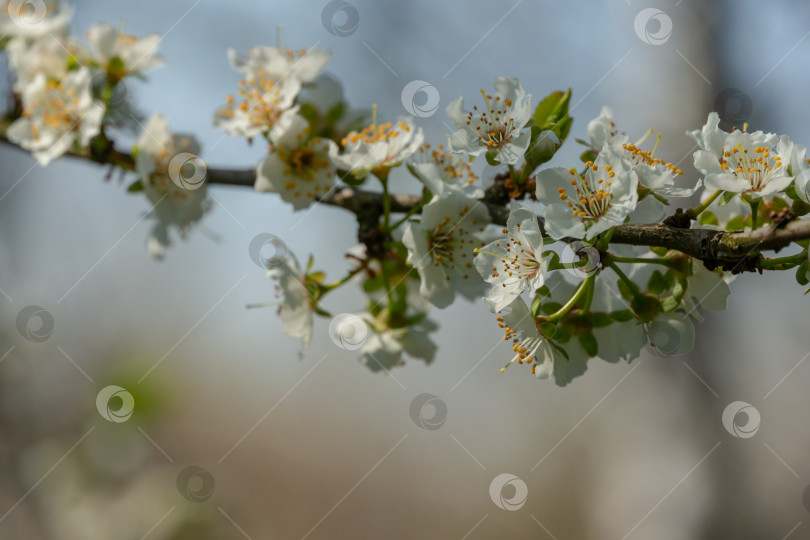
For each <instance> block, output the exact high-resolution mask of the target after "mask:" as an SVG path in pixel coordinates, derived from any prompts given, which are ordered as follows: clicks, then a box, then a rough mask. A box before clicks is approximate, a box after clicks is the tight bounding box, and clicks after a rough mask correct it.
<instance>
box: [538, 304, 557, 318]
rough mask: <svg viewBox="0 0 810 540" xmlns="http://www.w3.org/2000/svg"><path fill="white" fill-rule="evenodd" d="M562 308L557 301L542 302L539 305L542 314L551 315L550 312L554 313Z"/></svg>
mask: <svg viewBox="0 0 810 540" xmlns="http://www.w3.org/2000/svg"><path fill="white" fill-rule="evenodd" d="M561 308H562V304H560V303H559V302H543V305H542V306H540V311H542V312H543V314H544V315H551V314H552V313H556V312H557V311H559V310H560V309H561Z"/></svg>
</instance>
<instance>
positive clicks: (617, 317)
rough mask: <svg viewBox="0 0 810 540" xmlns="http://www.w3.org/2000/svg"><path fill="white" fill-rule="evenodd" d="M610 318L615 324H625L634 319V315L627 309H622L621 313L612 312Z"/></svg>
mask: <svg viewBox="0 0 810 540" xmlns="http://www.w3.org/2000/svg"><path fill="white" fill-rule="evenodd" d="M610 318H611V319H613V320H614V321H616V322H627V321H630V320H632V319H633V318H635V314H634V313H633V312H632V311H631V310H629V309H623V310H621V311H612V312H611V313H610Z"/></svg>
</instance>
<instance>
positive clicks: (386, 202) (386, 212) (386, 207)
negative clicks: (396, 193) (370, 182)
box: [379, 174, 391, 233]
mask: <svg viewBox="0 0 810 540" xmlns="http://www.w3.org/2000/svg"><path fill="white" fill-rule="evenodd" d="M379 179H380V183H381V184H382V189H383V196H382V205H383V231H384V232H386V233H388V232H390V231H391V228H390V226H389V222H390V221H391V194H390V193H388V174H380V175H379Z"/></svg>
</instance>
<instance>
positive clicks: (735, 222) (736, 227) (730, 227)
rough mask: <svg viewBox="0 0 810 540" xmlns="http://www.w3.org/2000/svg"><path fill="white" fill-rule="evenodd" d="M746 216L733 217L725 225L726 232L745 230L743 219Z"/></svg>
mask: <svg viewBox="0 0 810 540" xmlns="http://www.w3.org/2000/svg"><path fill="white" fill-rule="evenodd" d="M746 217H748V216H735V217H733V218H731V219H730V220H729V222H728V224H727V225H726V230H727V231H741V230H743V229H744V228H745V218H746Z"/></svg>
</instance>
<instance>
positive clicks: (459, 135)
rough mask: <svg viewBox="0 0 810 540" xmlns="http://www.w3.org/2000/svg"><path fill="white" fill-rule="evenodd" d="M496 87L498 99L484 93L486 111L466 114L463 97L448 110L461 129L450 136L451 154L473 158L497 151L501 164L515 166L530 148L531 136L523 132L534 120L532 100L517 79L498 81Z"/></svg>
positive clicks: (503, 78)
mask: <svg viewBox="0 0 810 540" xmlns="http://www.w3.org/2000/svg"><path fill="white" fill-rule="evenodd" d="M494 86H495V95H494V96H492V95H491V94H487V93H486V92H484V90H481V94H482V95H483V96H484V104H485V109H486V110H484V111H479V110H478V106H477V105H476V106H475V107H473V110H472V112H467V111H465V110H464V98H463V97H459V98H458V99H456V100H455V101H453V102H452V103H450V105H448V106H447V116H448V117H449V118H450V120H451V121H452V122H453V124H455V126H456V127H457V128H459V130H458V131H456V132H455V133H453V134H451V135H450V136H449V138H448V146H449V149H450V151H451V152H463V153H465V154H469V155H472V156H477V155H479V154H480V153H481V152H488V151H490V150H494V151H495V152H496V154H495V159H496V160H497V161H499V162H501V163H507V164H510V165H514V164H515V163H517V162H518V161H519V160H520V159H521V158H522V157H523V154H525V153H526V150H527V149H528V148H529V142H530V140H531V132H530V131H528V130H525V131H524V130H523V128H524V127H525V126H526V124H527V123H528V122H529V120H530V119H531V117H532V99H531V98H532V96H531V94H526V92H525V91H524V90H523V86H522V85H521V84H520V81H519V80H518V79H516V78H514V77H498V78H497V79H495V85H494Z"/></svg>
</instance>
